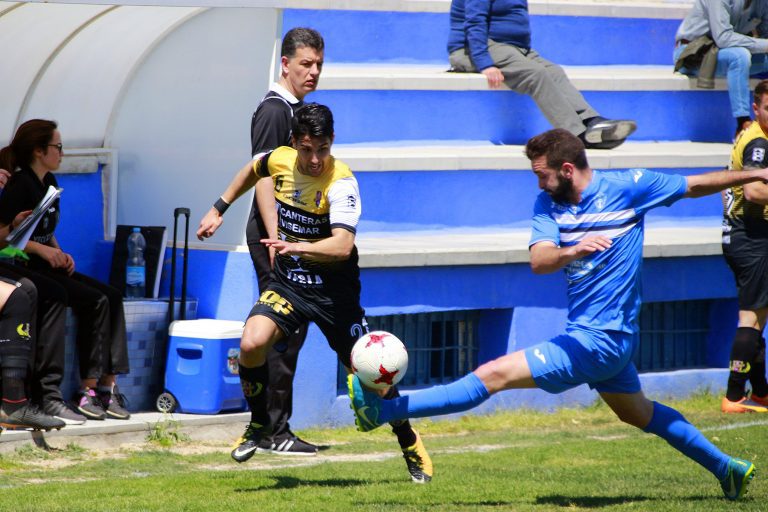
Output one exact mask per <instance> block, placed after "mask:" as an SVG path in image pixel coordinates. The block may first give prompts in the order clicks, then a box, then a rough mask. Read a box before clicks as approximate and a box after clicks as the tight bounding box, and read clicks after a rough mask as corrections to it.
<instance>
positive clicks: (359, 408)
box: [347, 374, 383, 432]
mask: <svg viewBox="0 0 768 512" xmlns="http://www.w3.org/2000/svg"><path fill="white" fill-rule="evenodd" d="M347 387H348V388H349V406H350V407H351V408H352V410H353V411H354V413H355V424H356V425H357V430H359V431H360V432H368V431H371V430H373V429H375V428H377V427H380V426H381V425H382V423H383V422H381V421H379V413H380V407H381V398H379V396H378V395H376V394H375V393H371V392H369V391H366V390H364V389H363V385H362V384H360V379H358V378H357V376H356V375H353V374H349V375H347Z"/></svg>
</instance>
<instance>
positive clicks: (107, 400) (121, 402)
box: [98, 385, 131, 420]
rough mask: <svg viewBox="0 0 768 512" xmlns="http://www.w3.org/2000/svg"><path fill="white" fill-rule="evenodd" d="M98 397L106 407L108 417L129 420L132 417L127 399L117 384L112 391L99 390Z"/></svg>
mask: <svg viewBox="0 0 768 512" xmlns="http://www.w3.org/2000/svg"><path fill="white" fill-rule="evenodd" d="M98 398H99V400H101V406H102V407H103V408H104V412H105V413H107V417H108V418H114V419H116V420H127V419H129V418H130V417H131V413H130V412H128V409H126V402H127V400H126V398H125V395H124V394H122V393H120V391H118V389H117V385H115V387H113V388H112V392H107V393H102V392H99V394H98Z"/></svg>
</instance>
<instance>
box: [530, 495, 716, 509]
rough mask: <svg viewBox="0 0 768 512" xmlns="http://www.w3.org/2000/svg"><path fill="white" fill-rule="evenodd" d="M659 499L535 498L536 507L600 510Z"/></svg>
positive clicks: (690, 498)
mask: <svg viewBox="0 0 768 512" xmlns="http://www.w3.org/2000/svg"><path fill="white" fill-rule="evenodd" d="M658 499H659V498H653V497H648V496H561V495H559V494H555V495H553V496H538V497H537V498H536V504H537V505H555V506H558V507H564V508H573V507H579V508H601V507H610V506H613V505H621V504H623V503H637V502H642V501H657V500H658ZM710 499H712V498H711V497H709V496H690V497H688V498H686V500H688V501H695V500H701V501H705V500H710Z"/></svg>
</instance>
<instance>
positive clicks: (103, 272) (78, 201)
mask: <svg viewBox="0 0 768 512" xmlns="http://www.w3.org/2000/svg"><path fill="white" fill-rule="evenodd" d="M56 179H57V180H58V182H59V186H60V187H61V188H63V189H64V192H63V193H62V194H61V203H60V207H61V217H60V221H59V225H58V227H57V228H56V239H57V240H58V241H59V244H60V245H61V247H62V249H63V250H64V251H65V252H68V253H70V254H71V255H72V257H73V259H74V260H75V266H76V269H77V271H78V272H82V273H84V274H88V275H92V276H94V277H96V278H98V279H102V280H106V279H107V278H108V276H109V262H110V261H111V258H112V252H111V244H110V245H109V246H108V248H107V247H105V246H104V245H103V244H101V243H99V241H102V240H103V238H104V218H103V211H104V196H103V194H102V191H101V179H102V171H101V168H99V171H98V172H96V173H90V174H57V176H56ZM105 249H106V250H105Z"/></svg>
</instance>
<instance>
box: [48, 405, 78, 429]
mask: <svg viewBox="0 0 768 512" xmlns="http://www.w3.org/2000/svg"><path fill="white" fill-rule="evenodd" d="M43 411H44V412H45V414H48V415H50V416H53V417H55V418H58V419H60V420H61V421H63V422H64V423H66V424H67V425H82V424H84V423H85V421H86V418H85V416H83V415H82V414H80V413H79V412H77V411H75V410H74V409H72V408H71V407H70V406H69V405H68V404H66V403H64V401H63V400H50V401H48V402H45V404H43Z"/></svg>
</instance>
